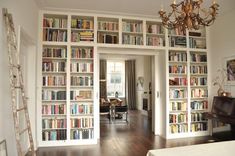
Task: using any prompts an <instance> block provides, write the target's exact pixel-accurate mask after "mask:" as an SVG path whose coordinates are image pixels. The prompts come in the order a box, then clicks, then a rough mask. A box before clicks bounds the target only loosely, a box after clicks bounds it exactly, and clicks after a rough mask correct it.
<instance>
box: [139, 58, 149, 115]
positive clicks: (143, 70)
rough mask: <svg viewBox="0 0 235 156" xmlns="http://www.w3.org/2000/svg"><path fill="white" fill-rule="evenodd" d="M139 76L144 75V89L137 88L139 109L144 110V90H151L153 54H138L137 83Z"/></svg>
mask: <svg viewBox="0 0 235 156" xmlns="http://www.w3.org/2000/svg"><path fill="white" fill-rule="evenodd" d="M138 77H144V85H143V90H138V88H137V90H136V98H137V99H136V100H137V101H136V102H137V109H138V110H143V108H142V107H143V106H142V95H143V93H144V92H147V93H148V91H149V82H151V79H152V75H151V56H138V57H137V58H136V83H137V81H138Z"/></svg>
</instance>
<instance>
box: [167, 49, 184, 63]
mask: <svg viewBox="0 0 235 156" xmlns="http://www.w3.org/2000/svg"><path fill="white" fill-rule="evenodd" d="M169 61H176V62H187V53H186V52H174V51H171V52H169Z"/></svg>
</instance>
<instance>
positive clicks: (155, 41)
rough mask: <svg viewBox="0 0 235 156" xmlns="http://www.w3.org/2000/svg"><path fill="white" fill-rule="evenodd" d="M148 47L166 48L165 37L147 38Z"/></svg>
mask: <svg viewBox="0 0 235 156" xmlns="http://www.w3.org/2000/svg"><path fill="white" fill-rule="evenodd" d="M146 45H149V46H165V39H164V38H163V37H158V36H151V37H149V36H148V37H147V38H146Z"/></svg>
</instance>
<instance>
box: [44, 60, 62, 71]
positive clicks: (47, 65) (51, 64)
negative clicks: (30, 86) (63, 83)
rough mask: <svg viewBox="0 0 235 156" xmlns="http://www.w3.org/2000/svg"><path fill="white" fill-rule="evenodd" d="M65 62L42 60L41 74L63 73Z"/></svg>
mask: <svg viewBox="0 0 235 156" xmlns="http://www.w3.org/2000/svg"><path fill="white" fill-rule="evenodd" d="M65 69H66V62H64V61H51V60H43V62H42V71H43V72H65Z"/></svg>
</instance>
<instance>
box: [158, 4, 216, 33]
mask: <svg viewBox="0 0 235 156" xmlns="http://www.w3.org/2000/svg"><path fill="white" fill-rule="evenodd" d="M202 3H203V0H183V1H181V2H180V3H178V4H176V0H174V1H173V3H172V4H171V5H170V6H171V8H172V11H171V12H170V13H169V14H168V15H167V13H166V11H164V10H163V8H161V10H160V11H159V15H160V17H161V19H162V24H163V25H164V26H165V27H166V28H168V29H175V28H177V29H179V30H182V31H184V32H185V30H186V29H189V30H191V29H195V30H198V29H199V28H200V26H210V25H211V24H213V23H214V21H215V17H216V15H217V14H218V8H219V5H218V4H217V3H216V2H215V0H213V2H212V5H211V6H210V7H209V9H208V10H206V9H204V8H201V4H202Z"/></svg>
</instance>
